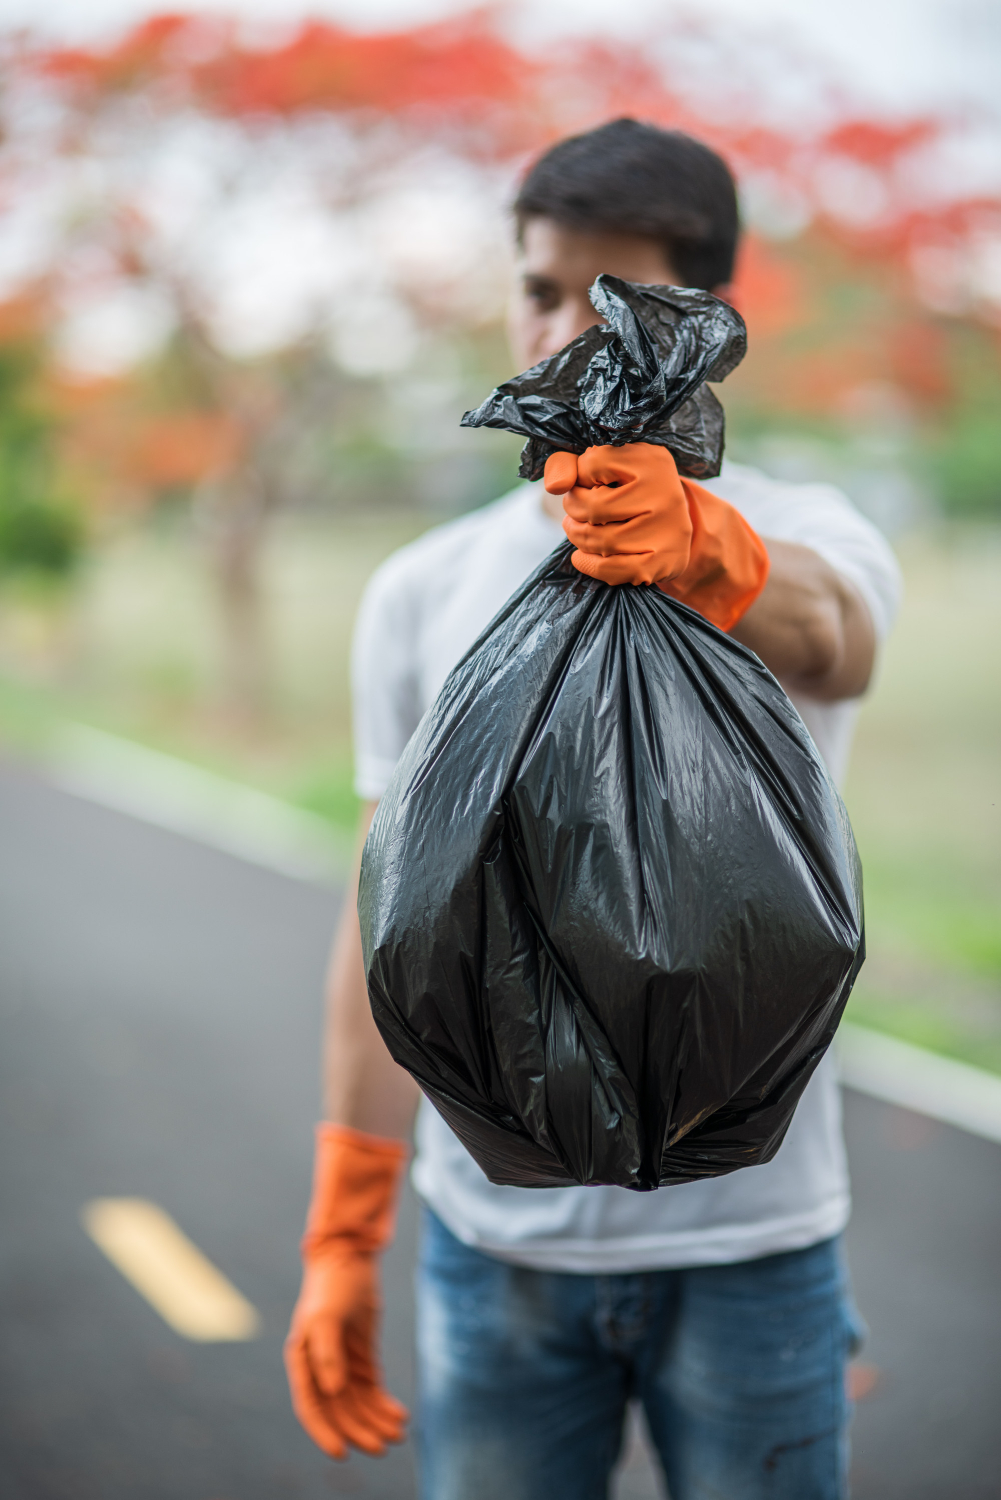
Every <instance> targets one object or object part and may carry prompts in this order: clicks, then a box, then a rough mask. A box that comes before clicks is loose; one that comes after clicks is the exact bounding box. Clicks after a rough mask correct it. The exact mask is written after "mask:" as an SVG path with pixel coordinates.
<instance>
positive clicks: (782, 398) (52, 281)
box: [0, 0, 1001, 1070]
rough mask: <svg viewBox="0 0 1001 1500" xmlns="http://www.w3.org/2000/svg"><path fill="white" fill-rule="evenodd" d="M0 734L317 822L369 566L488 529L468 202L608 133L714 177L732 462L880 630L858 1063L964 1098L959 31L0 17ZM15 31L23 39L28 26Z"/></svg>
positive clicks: (964, 22)
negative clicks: (734, 300)
mask: <svg viewBox="0 0 1001 1500" xmlns="http://www.w3.org/2000/svg"><path fill="white" fill-rule="evenodd" d="M0 22H2V23H3V31H2V33H0V112H2V121H0V131H2V136H0V735H2V736H3V737H4V739H5V740H7V741H8V742H9V743H10V744H12V745H16V746H18V747H20V748H21V750H29V751H30V750H32V749H34V750H41V749H43V748H44V747H45V745H46V744H49V743H51V740H52V736H53V735H55V734H57V733H58V732H59V731H60V729H61V728H64V727H65V725H66V723H67V722H72V723H81V722H82V723H84V724H86V725H90V726H96V727H98V728H101V729H103V730H106V731H111V732H113V733H114V734H115V735H118V736H123V737H125V738H127V739H129V740H133V741H137V742H140V743H142V744H145V745H148V746H152V747H155V748H157V749H159V750H163V751H168V752H170V753H171V754H173V755H175V756H179V757H182V758H183V759H185V760H187V761H192V762H195V763H200V764H202V765H204V766H207V767H210V768H212V769H213V770H215V771H217V772H220V773H222V774H224V775H225V776H226V777H230V778H234V779H236V780H238V781H240V782H245V783H249V784H252V785H255V786H257V787H260V788H262V789H265V790H267V791H269V792H271V793H273V794H275V795H277V796H278V797H280V798H282V799H284V800H286V801H288V802H290V803H293V804H297V805H299V806H301V807H303V808H305V809H309V810H311V811H313V812H315V813H317V814H319V815H320V816H321V817H323V818H325V819H327V820H329V821H330V822H331V823H332V824H333V825H334V826H335V828H337V829H339V830H349V829H350V826H351V823H352V820H353V817H354V810H355V809H354V801H353V797H352V793H351V784H350V774H351V768H350V751H349V704H348V688H347V674H346V662H347V648H348V640H349V635H350V628H351V621H352V617H353V614H354V610H355V607H356V604H357V600H358V597H359V593H360V591H361V589H362V587H363V585H364V582H365V579H366V577H367V575H368V574H369V573H370V572H371V570H372V568H373V567H374V566H375V565H376V563H377V562H378V561H379V560H380V558H382V557H383V556H384V555H386V554H387V553H388V552H390V551H391V550H392V549H393V548H395V547H396V546H398V545H400V544H401V543H402V542H404V541H406V540H408V539H409V538H411V537H413V536H415V535H417V534H418V533H419V532H420V531H421V530H423V529H424V528H426V527H427V526H428V525H429V524H433V523H435V522H437V521H440V520H442V519H446V518H448V517H450V516H452V515H454V514H456V513H458V512H460V511H462V510H466V509H469V508H471V507H473V506H476V505H479V504H482V503H483V502H485V501H487V500H489V499H491V498H493V497H494V496H495V495H497V494H499V493H502V492H503V491H504V490H505V489H506V488H507V487H508V486H509V485H510V484H511V483H512V481H513V479H514V474H515V468H516V462H517V453H518V443H517V441H516V440H515V439H513V438H510V439H509V438H508V437H507V436H506V435H504V434H492V433H487V432H464V431H461V430H460V429H459V426H458V419H459V417H460V415H461V413H462V412H463V410H464V409H465V408H466V407H469V406H473V405H476V404H477V403H478V402H479V400H480V399H481V398H482V396H483V395H484V394H485V393H486V391H487V390H489V389H490V387H491V386H492V385H494V384H495V383H496V381H497V380H499V379H501V378H503V377H504V376H505V375H506V374H508V373H510V366H509V362H508V355H507V352H506V347H505V341H504V335H503V327H502V319H503V310H504V302H505V295H506V287H507V281H508V276H509V272H510V260H511V250H510V238H511V235H510V222H509V217H508V213H507V206H508V204H509V202H510V201H511V198H512V194H513V191H514V186H515V183H516V182H517V179H518V175H519V173H520V172H521V171H522V170H523V168H524V166H525V164H526V162H527V161H528V160H529V159H530V158H531V156H532V155H533V153H535V152H537V151H538V150H539V149H540V148H541V147H543V146H545V145H546V143H548V142H550V141H552V140H553V139H555V138H557V137H558V136H560V135H562V134H566V133H567V132H570V131H573V130H577V129H580V128H585V127H588V126H590V125H593V124H595V123H596V122H598V121H601V120H605V119H608V118H610V117H614V116H616V115H618V114H621V113H630V114H635V115H638V116H640V117H642V118H646V119H650V120H655V121H659V122H663V123H665V124H671V125H678V126H681V127H683V128H685V129H688V130H691V131H692V132H694V133H695V134H697V135H700V136H702V137H703V138H705V139H706V140H708V141H709V142H711V143H712V144H713V145H715V146H716V147H717V148H718V149H720V150H721V151H722V152H723V153H724V154H725V156H726V157H727V159H728V160H729V161H730V163H731V164H732V166H733V168H734V170H735V172H736V174H737V176H738V178H739V181H740V189H741V200H742V208H743V215H744V221H745V225H746V227H747V231H748V233H747V238H746V242H745V245H744V250H743V256H742V260H741V263H740V267H739V276H738V289H739V296H740V302H741V307H742V309H743V311H744V313H745V315H746V318H747V322H748V326H749V330H750V354H749V355H748V358H747V360H746V361H745V363H744V365H743V366H742V367H741V369H740V370H739V371H738V372H737V374H736V375H735V376H734V377H733V378H732V379H731V380H730V381H728V382H727V385H726V387H725V389H724V391H723V396H724V399H725V404H726V407H727V413H728V422H729V451H730V454H731V456H733V457H735V458H742V459H745V460H749V461H751V462H754V463H757V464H760V465H761V466H762V467H763V468H765V469H766V470H768V471H769V472H772V473H774V474H778V475H782V476H788V477H792V478H808V477H811V478H813V477H824V478H829V479H832V480H834V481H836V482H837V483H839V484H841V485H843V486H844V487H845V489H847V491H848V493H849V494H850V495H851V496H852V498H853V499H854V500H855V502H856V503H857V504H858V505H859V506H860V507H861V508H862V510H864V511H865V512H866V514H867V515H869V516H871V517H872V519H873V520H875V521H876V522H877V524H879V525H880V526H881V527H882V528H883V529H884V530H885V531H886V532H887V533H888V534H889V535H890V536H891V537H892V539H893V540H894V542H895V543H896V545H897V547H898V549H899V553H900V556H901V560H902V562H903V566H904V571H905V574H906V579H907V598H906V603H905V606H904V612H903V616H902V619H901V622H900V625H899V628H898V630H897V632H896V635H895V637H894V639H893V641H892V643H891V645H890V647H889V650H888V652H887V654H886V660H885V662H884V664H883V668H882V673H881V680H880V684H879V687H878V690H877V692H876V693H875V696H874V698H873V701H872V703H871V706H868V707H867V708H866V710H865V713H864V717H863V725H862V731H861V736H860V740H859V744H858V749H857V751H856V755H855V761H854V768H853V773H852V781H851V783H850V787H849V804H850V810H851V813H852V816H853V820H854V822H855V826H856V829H857V833H858V837H859V841H860V844H861V847H862V853H863V858H864V861H865V869H866V891H867V901H868V908H869V918H870V930H871V934H872V942H871V957H870V961H869V964H868V966H867V969H866V972H865V975H864V978H863V980H862V983H861V985H860V987H859V990H858V993H857V996H856V999H855V1001H854V1005H855V1008H856V1010H857V1011H858V1012H859V1014H862V1013H863V1012H864V1015H865V1018H866V1019H867V1020H868V1021H870V1022H871V1023H872V1024H874V1025H877V1026H879V1027H882V1028H886V1029H888V1030H890V1031H893V1032H897V1033H899V1034H900V1035H902V1036H905V1037H909V1038H911V1039H913V1040H917V1041H920V1042H922V1043H925V1044H930V1045H932V1046H935V1047H937V1048H940V1049H944V1050H945V1051H947V1052H950V1053H953V1054H954V1055H956V1056H957V1057H962V1058H966V1059H968V1060H970V1061H974V1062H977V1063H980V1064H983V1065H984V1066H987V1067H990V1068H994V1069H999V1070H1001V837H999V818H998V811H997V798H996V790H997V781H996V770H997V764H998V752H999V749H1001V744H999V723H1001V695H999V692H998V688H999V670H1001V655H999V652H998V650H997V641H998V638H999V627H1001V590H999V587H998V584H999V580H1001V112H999V106H998V97H999V94H998V90H997V81H998V79H999V77H1001V23H999V19H998V12H997V10H996V8H995V7H994V6H992V5H990V4H989V3H984V4H982V5H978V4H977V3H972V0H969V3H966V4H965V5H961V6H959V7H957V6H955V5H951V6H948V7H946V6H945V5H943V4H937V3H934V0H922V3H920V4H915V5H906V6H905V5H903V4H900V5H897V4H895V3H892V0H884V3H883V4H881V5H877V6H875V7H872V6H863V5H862V4H861V3H853V4H849V5H848V6H847V8H844V7H843V8H840V9H839V12H838V17H837V19H836V20H835V19H834V18H832V17H829V16H828V17H821V15H820V14H819V11H817V12H815V11H814V10H813V9H812V8H811V7H809V6H803V5H798V4H796V3H795V0H768V3H767V4H760V5H755V6H753V7H751V6H750V5H742V4H740V3H738V0H713V3H711V4H708V5H703V6H701V7H699V9H698V12H697V13H696V11H695V10H694V9H693V10H688V11H686V10H685V9H683V8H675V7H670V6H668V7H665V6H651V5H644V4H637V5H635V6H632V7H630V8H629V16H628V17H627V18H626V20H625V22H622V23H620V22H619V21H618V20H617V21H616V23H615V25H614V26H612V25H611V24H610V23H609V22H608V21H606V20H603V19H602V7H601V6H599V5H597V4H589V3H585V4H582V5H574V6H572V7H571V6H569V5H562V4H559V3H555V0H554V3H548V4H544V5H541V6H533V7H531V8H518V7H513V8H504V7H501V8H493V9H490V10H469V9H467V8H463V7H456V6H451V7H446V6H443V5H440V4H438V5H435V4H433V3H431V0H392V3H391V0H382V3H381V4H380V5H370V6H369V5H366V6H364V7H358V6H355V7H354V8H352V6H351V5H350V4H346V3H345V4H340V5H337V4H331V5H328V6H327V7H326V10H325V11H324V7H322V6H321V7H318V8H317V10H316V13H315V15H314V17H313V18H312V19H307V18H306V17H305V16H295V15H291V16H290V9H289V7H288V6H281V7H279V6H277V5H276V4H271V5H269V4H268V3H267V0H244V3H242V4H239V5H233V6H231V8H230V9H229V10H228V11H227V10H221V11H219V12H214V13H211V14H210V13H209V12H207V11H203V10H202V9H200V8H198V9H196V10H195V11H193V12H191V13H190V14H188V15H183V16H182V15H157V14H155V13H153V11H152V9H151V8H150V7H148V6H146V5H144V4H143V3H142V0H100V3H97V0H93V3H90V4H87V5H79V4H77V5H72V6H71V5H69V4H65V5H62V6H60V5H58V4H53V5H50V6H48V7H46V12H45V17H44V20H42V19H40V18H39V17H38V16H37V15H36V14H35V7H32V6H29V5H27V4H24V5H21V4H19V3H15V0H5V4H3V5H2V6H0ZM39 26H42V27H43V29H41V30H40V29H38V28H39Z"/></svg>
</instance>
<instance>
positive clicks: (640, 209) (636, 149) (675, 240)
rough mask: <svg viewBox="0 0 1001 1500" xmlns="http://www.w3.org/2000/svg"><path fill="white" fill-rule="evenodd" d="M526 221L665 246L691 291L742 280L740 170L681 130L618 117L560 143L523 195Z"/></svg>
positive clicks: (519, 203)
mask: <svg viewBox="0 0 1001 1500" xmlns="http://www.w3.org/2000/svg"><path fill="white" fill-rule="evenodd" d="M514 211H515V214H516V216H517V220H518V233H519V237H520V235H521V233H522V231H523V229H524V226H525V221H526V220H527V219H531V218H545V219H553V220H555V222H556V223H557V224H563V225H565V226H566V228H568V229H580V230H591V231H594V230H606V231H612V232H616V233H619V234H642V235H647V236H648V237H649V238H650V239H652V240H657V241H658V242H659V243H660V244H661V245H662V246H663V247H664V252H665V254H666V256H667V259H668V261H669V263H670V265H671V266H672V267H673V269H674V270H675V271H676V272H677V274H678V275H679V276H680V277H681V280H682V282H683V283H684V285H685V286H698V287H702V288H703V289H704V290H706V291H711V290H712V289H713V287H717V286H720V285H722V284H723V283H724V282H727V281H729V280H730V279H731V277H732V276H733V261H734V255H735V254H736V249H737V235H738V233H739V223H738V219H737V192H736V189H735V187H734V182H733V177H732V176H731V174H730V169H729V167H728V166H727V165H726V162H725V161H723V159H722V157H720V156H717V155H716V152H715V151H710V149H709V147H708V146H703V145H702V143H701V142H700V141H696V140H693V139H692V137H691V136H690V135H683V134H682V132H681V131H680V130H660V129H659V128H658V127H657V126H656V125H641V124H640V122H639V121H638V120H628V119H624V120H611V121H610V122H609V123H608V124H607V125H600V126H599V127H598V129H597V130H589V131H587V133H586V134H585V135H574V136H570V137H569V138H568V139H567V140H565V141H559V142H558V143H557V144H556V145H555V146H553V147H551V148H550V150H548V151H547V152H546V154H545V156H541V157H540V158H539V160H538V161H537V162H536V163H535V165H534V167H532V169H531V171H530V172H529V173H528V176H527V177H526V178H525V180H524V182H523V183H522V185H521V191H520V192H519V194H518V196H517V198H516V199H515V204H514Z"/></svg>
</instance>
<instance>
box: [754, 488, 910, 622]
mask: <svg viewBox="0 0 1001 1500" xmlns="http://www.w3.org/2000/svg"><path fill="white" fill-rule="evenodd" d="M796 511H797V514H796V518H795V521H794V523H793V524H792V526H791V528H790V531H794V532H796V533H797V534H796V535H791V534H789V533H788V532H786V531H782V532H779V533H773V534H777V535H782V536H784V537H785V539H786V540H787V541H799V542H802V543H803V545H804V546H807V547H812V548H813V550H814V552H817V553H819V555H820V556H821V557H822V558H823V559H824V561H825V562H826V563H829V564H830V566H831V567H832V568H833V569H834V571H835V572H836V573H840V574H841V576H842V578H847V580H848V582H849V583H852V584H854V585H855V587H856V588H857V589H858V591H859V593H860V594H861V595H862V598H863V599H864V600H865V602H866V605H867V607H868V609H869V614H870V616H871V618H872V623H873V628H874V629H875V632H876V638H877V640H879V641H881V642H882V641H884V640H885V639H886V637H887V636H888V635H889V633H890V628H891V626H892V625H893V622H894V620H895V619H896V616H897V610H898V609H899V608H900V596H901V592H902V582H901V576H900V567H899V565H898V563H897V559H896V558H895V557H894V555H893V549H892V547H891V546H890V544H889V542H888V541H887V540H886V538H885V537H884V536H883V534H882V532H880V531H878V530H877V529H876V527H875V526H874V525H873V524H872V522H871V521H868V520H867V519H866V518H865V516H863V515H862V514H861V513H860V512H859V511H857V510H856V509H855V507H854V505H853V504H852V503H851V501H850V500H849V499H848V496H847V495H845V494H843V493H842V492H841V490H839V489H837V488H836V487H835V486H834V485H828V484H811V485H804V487H803V494H802V497H801V503H800V504H799V505H798V506H797V507H796Z"/></svg>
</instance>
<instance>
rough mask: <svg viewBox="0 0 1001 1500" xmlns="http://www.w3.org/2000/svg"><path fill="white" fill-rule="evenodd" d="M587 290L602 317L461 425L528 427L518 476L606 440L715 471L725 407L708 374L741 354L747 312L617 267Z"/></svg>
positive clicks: (704, 472)
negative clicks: (629, 276)
mask: <svg viewBox="0 0 1001 1500" xmlns="http://www.w3.org/2000/svg"><path fill="white" fill-rule="evenodd" d="M590 297H591V301H592V303H593V304H594V307H595V309H596V310H597V311H598V312H599V313H601V315H602V317H603V318H605V319H606V322H605V323H603V324H600V323H599V324H596V325H595V326H594V327H593V328H588V329H586V330H585V332H584V333H582V334H581V335H580V336H579V338H576V339H574V341H573V343H571V344H568V345H567V346H566V348H565V349H561V350H560V351H559V353H558V354H554V355H553V356H552V357H551V358H550V359H546V360H543V361H542V362H541V363H540V364H537V365H533V366H532V368H531V369H530V370H526V371H525V372H524V374H522V375H518V376H516V377H515V378H514V380H507V381H505V382H504V384H503V385H499V386H498V387H497V389H496V390H495V391H493V392H492V393H491V394H490V395H489V396H488V397H487V399H486V400H485V401H484V402H483V404H482V405H481V406H479V407H477V409H476V411H467V412H466V414H465V416H464V417H463V418H462V426H463V427H502V428H505V429H506V430H507V431H509V432H517V433H520V434H522V435H523V436H524V437H527V438H528V442H527V443H526V445H525V448H524V451H523V453H522V457H521V468H520V471H519V472H520V473H521V475H522V477H523V478H524V479H539V478H541V476H542V471H543V469H544V468H545V466H546V459H547V458H548V457H549V455H550V454H551V453H556V452H559V451H561V450H562V451H565V452H568V453H583V452H584V449H585V448H592V447H599V446H600V445H601V444H603V443H613V444H619V443H657V444H659V445H660V446H661V447H664V448H668V449H670V451H671V453H672V454H673V456H674V460H675V462H676V463H677V465H678V472H679V473H680V474H686V475H688V476H689V477H690V478H692V479H710V478H712V476H713V475H714V474H718V473H719V470H720V463H721V461H722V458H723V439H724V417H723V408H722V406H720V404H719V402H718V401H717V399H716V397H715V396H714V395H713V393H712V391H710V390H709V388H708V387H707V386H706V384H705V382H706V381H707V380H714V381H715V380H722V379H723V378H724V377H725V376H726V375H729V374H730V372H731V370H734V369H736V367H737V365H738V364H739V363H740V361H741V360H742V359H743V357H744V354H745V352H746V350H747V331H746V329H745V327H744V320H743V318H742V317H741V316H740V314H739V313H738V312H737V311H736V310H735V309H734V308H732V307H731V306H730V305H729V303H727V302H722V301H720V299H719V298H718V297H714V296H713V295H712V293H711V292H703V291H699V290H698V289H697V288H692V287H663V286H640V285H636V284H634V283H632V282H629V281H621V280H620V279H619V277H617V276H599V277H598V279H597V281H596V282H595V283H594V286H593V287H592V288H591V292H590Z"/></svg>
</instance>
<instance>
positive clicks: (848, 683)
mask: <svg viewBox="0 0 1001 1500" xmlns="http://www.w3.org/2000/svg"><path fill="white" fill-rule="evenodd" d="M763 541H764V543H765V546H766V547H767V549H768V556H769V560H770V562H771V568H770V570H769V574H768V582H767V583H766V584H765V587H764V589H763V590H762V592H761V594H760V595H759V596H758V598H757V599H756V600H755V601H754V603H753V604H752V605H751V607H750V608H749V609H748V611H747V613H746V614H745V615H744V616H743V618H742V619H741V620H739V621H738V623H737V624H736V625H735V626H734V627H733V629H732V630H731V631H730V634H731V635H732V636H733V638H734V640H736V641H740V642H741V643H742V644H743V645H745V646H749V647H750V648H751V650H752V651H754V652H755V653H756V654H757V655H758V656H760V657H761V660H762V661H763V662H764V664H765V666H766V667H768V668H769V670H770V671H772V672H774V673H775V676H776V677H778V678H779V680H780V681H781V682H782V683H783V685H784V686H785V687H787V688H789V689H791V690H792V691H793V692H796V691H799V692H801V693H803V694H804V695H805V696H806V697H809V698H815V699H818V700H820V701H821V702H827V703H831V702H835V701H837V700H838V699H839V698H857V697H858V696H859V694H860V693H864V692H865V690H866V688H867V687H868V685H869V678H870V677H871V676H872V668H873V662H874V660H875V655H876V632H875V630H874V628H873V623H872V617H871V615H870V613H869V610H868V608H867V606H866V603H865V600H864V599H863V598H862V596H861V594H860V593H859V592H858V590H857V589H856V588H855V587H854V586H853V585H852V584H850V583H849V582H848V580H847V579H846V578H843V577H842V576H841V574H840V573H836V572H835V571H834V569H833V568H832V567H831V566H830V565H829V564H828V563H826V562H825V561H824V559H823V558H822V557H820V556H819V555H818V554H817V553H816V552H814V551H813V550H812V548H810V547H803V546H801V545H800V544H799V543H798V542H782V541H778V540H776V539H775V538H771V537H764V538H763Z"/></svg>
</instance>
